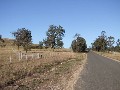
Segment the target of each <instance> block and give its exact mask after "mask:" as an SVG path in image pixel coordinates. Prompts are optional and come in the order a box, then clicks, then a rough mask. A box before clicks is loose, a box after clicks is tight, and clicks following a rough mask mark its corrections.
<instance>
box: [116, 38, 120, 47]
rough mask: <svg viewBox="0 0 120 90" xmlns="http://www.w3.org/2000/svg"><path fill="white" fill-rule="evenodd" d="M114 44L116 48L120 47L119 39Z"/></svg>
mask: <svg viewBox="0 0 120 90" xmlns="http://www.w3.org/2000/svg"><path fill="white" fill-rule="evenodd" d="M116 44H117V46H119V47H120V39H118V40H117V42H116Z"/></svg>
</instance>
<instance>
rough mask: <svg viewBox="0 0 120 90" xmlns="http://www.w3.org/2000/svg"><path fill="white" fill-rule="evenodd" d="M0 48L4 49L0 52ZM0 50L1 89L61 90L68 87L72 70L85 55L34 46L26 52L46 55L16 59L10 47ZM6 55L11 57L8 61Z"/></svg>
mask: <svg viewBox="0 0 120 90" xmlns="http://www.w3.org/2000/svg"><path fill="white" fill-rule="evenodd" d="M3 49H4V52H2V51H1V50H3ZM1 50H0V88H1V89H3V90H11V89H12V90H49V89H60V90H61V89H65V88H66V87H69V86H72V84H73V83H72V84H69V81H71V80H73V74H74V73H75V70H78V69H80V67H81V66H82V65H83V64H82V63H83V61H84V59H85V58H86V54H83V53H73V52H71V50H66V49H64V50H59V49H58V50H57V49H56V50H55V51H54V52H53V51H49V50H48V51H47V50H46V49H45V50H38V49H36V50H35V49H34V50H31V51H29V52H28V53H32V52H34V53H38V52H41V53H42V55H47V54H48V53H49V54H48V55H47V57H43V58H40V59H34V60H31V59H28V60H24V59H23V60H21V61H19V60H18V58H15V56H16V54H15V53H13V51H12V50H11V49H8V48H7V49H5V48H1ZM8 52H9V53H8ZM46 53H47V54H46ZM50 54H52V56H50ZM9 55H12V56H14V58H13V59H12V62H9ZM78 67H79V68H78ZM66 90H67V89H66Z"/></svg>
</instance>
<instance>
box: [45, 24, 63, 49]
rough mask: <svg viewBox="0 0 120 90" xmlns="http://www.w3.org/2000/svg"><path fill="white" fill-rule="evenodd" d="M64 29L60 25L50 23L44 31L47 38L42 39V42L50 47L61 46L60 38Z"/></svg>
mask: <svg viewBox="0 0 120 90" xmlns="http://www.w3.org/2000/svg"><path fill="white" fill-rule="evenodd" d="M64 33H65V30H64V29H63V27H62V26H60V25H59V26H54V25H50V26H49V29H48V31H47V33H46V35H47V39H46V40H45V41H44V43H45V44H46V45H47V46H48V47H51V48H53V49H54V48H55V47H61V46H63V42H62V39H63V37H64Z"/></svg>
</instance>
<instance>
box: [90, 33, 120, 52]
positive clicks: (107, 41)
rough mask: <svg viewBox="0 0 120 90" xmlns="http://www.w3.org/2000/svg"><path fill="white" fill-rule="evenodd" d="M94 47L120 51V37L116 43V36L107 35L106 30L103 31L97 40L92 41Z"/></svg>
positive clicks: (99, 49) (97, 49)
mask: <svg viewBox="0 0 120 90" xmlns="http://www.w3.org/2000/svg"><path fill="white" fill-rule="evenodd" d="M91 44H92V49H93V50H96V51H108V52H109V51H117V52H120V39H118V40H117V41H116V46H114V44H115V38H114V37H113V36H109V37H107V36H106V32H105V31H102V32H101V35H100V36H98V38H96V40H95V41H94V42H93V43H91Z"/></svg>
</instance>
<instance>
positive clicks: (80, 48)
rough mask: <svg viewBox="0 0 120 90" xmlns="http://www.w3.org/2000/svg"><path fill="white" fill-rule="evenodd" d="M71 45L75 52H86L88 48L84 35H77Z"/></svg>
mask: <svg viewBox="0 0 120 90" xmlns="http://www.w3.org/2000/svg"><path fill="white" fill-rule="evenodd" d="M71 47H72V50H73V51H74V52H84V51H85V50H86V48H87V44H86V40H85V39H84V38H83V37H80V36H77V38H76V39H74V40H73V41H72V44H71Z"/></svg>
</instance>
